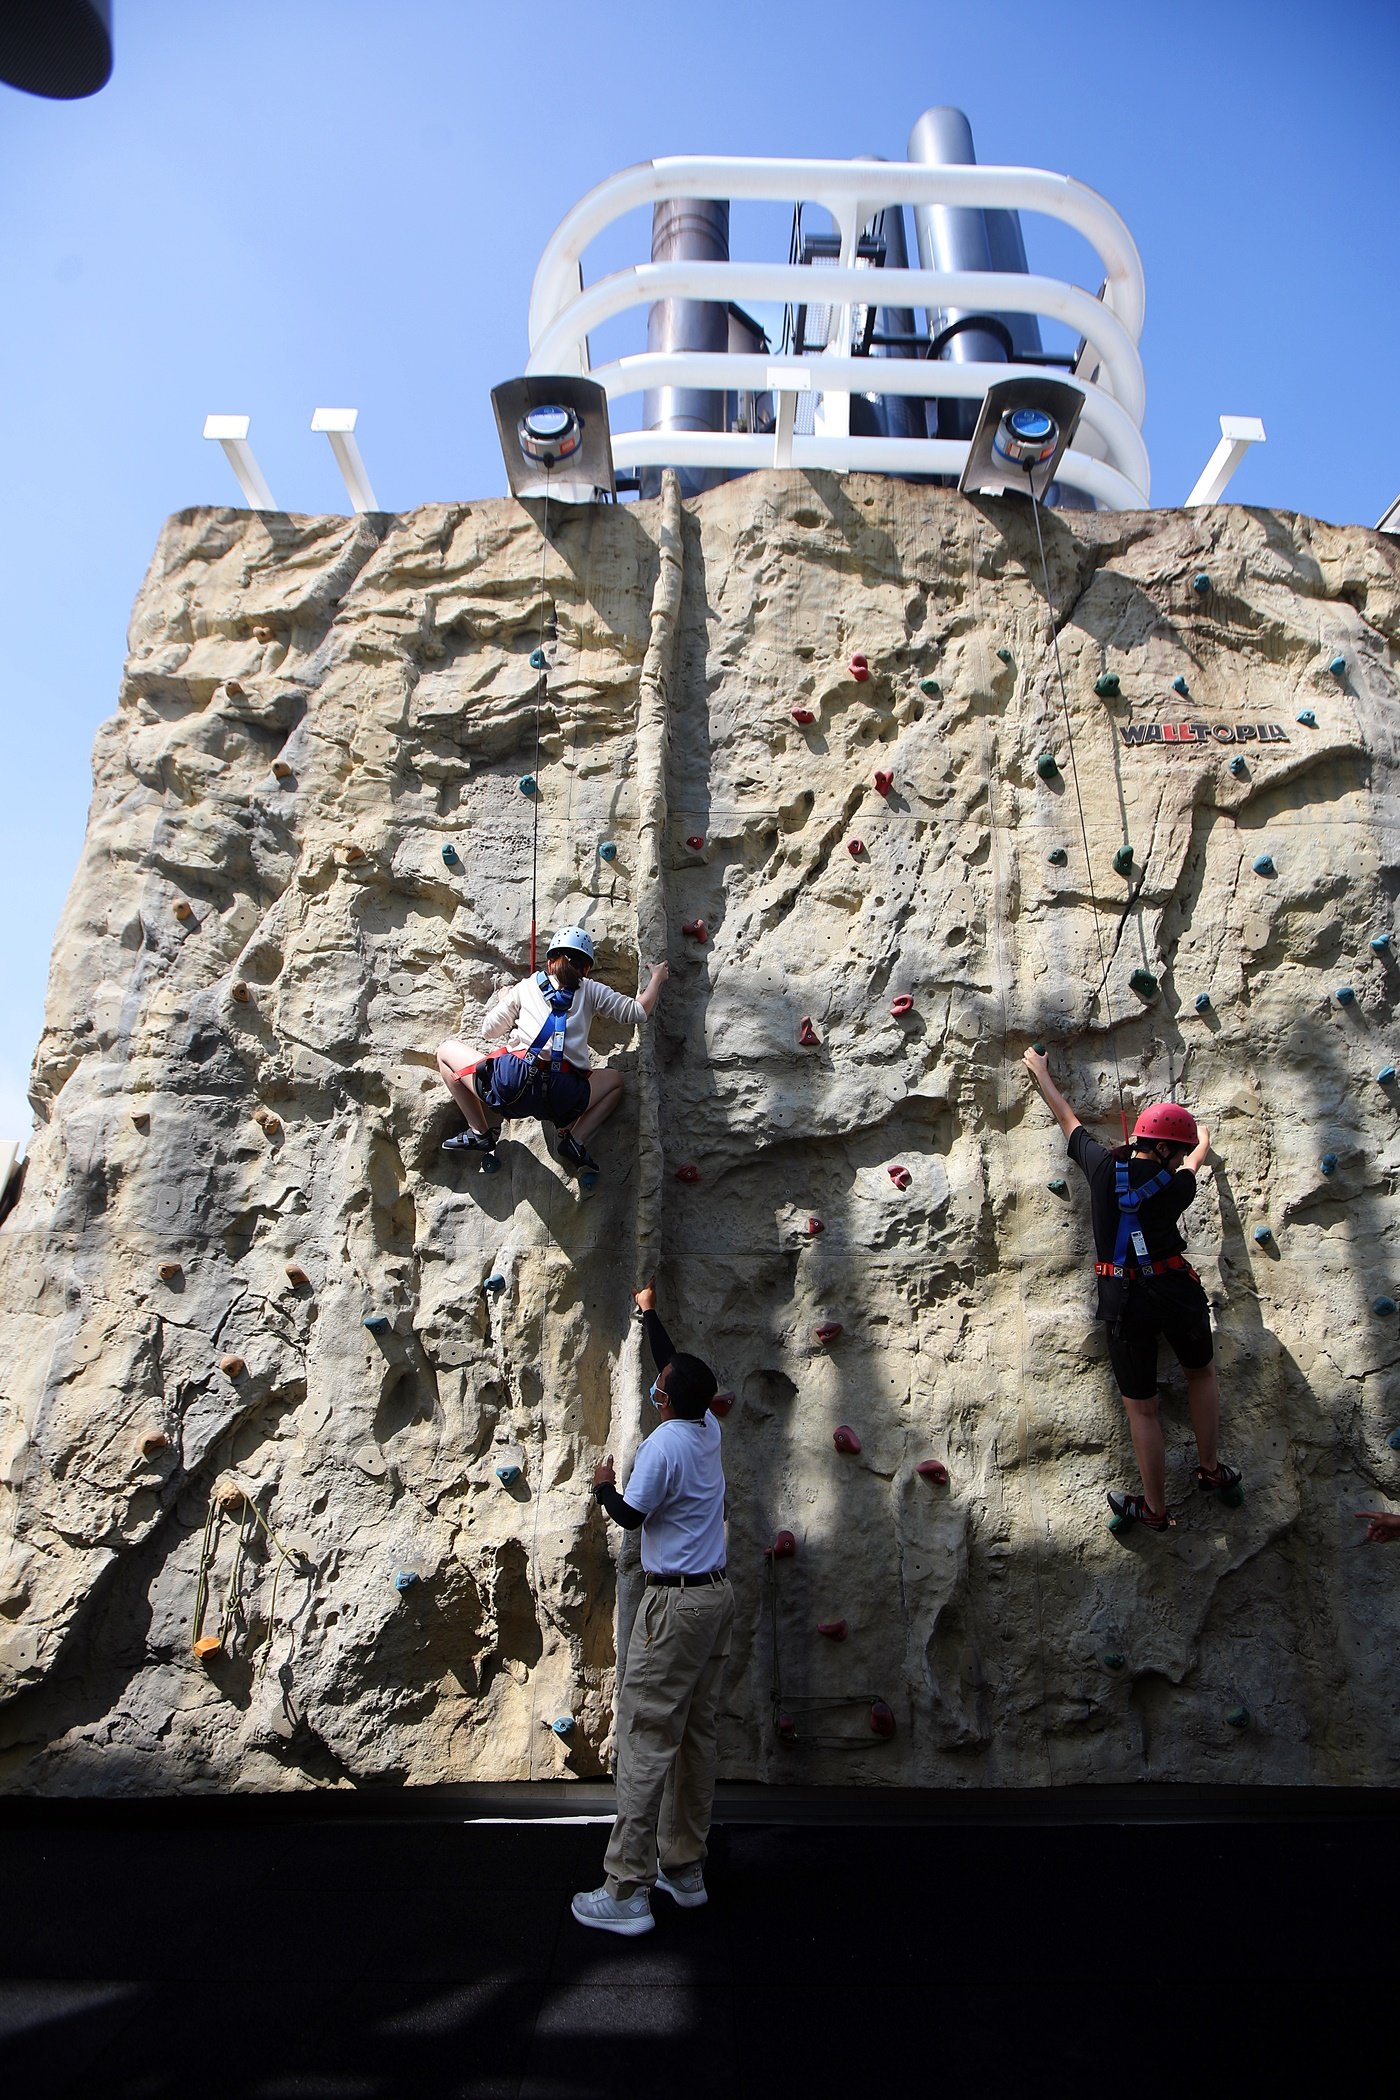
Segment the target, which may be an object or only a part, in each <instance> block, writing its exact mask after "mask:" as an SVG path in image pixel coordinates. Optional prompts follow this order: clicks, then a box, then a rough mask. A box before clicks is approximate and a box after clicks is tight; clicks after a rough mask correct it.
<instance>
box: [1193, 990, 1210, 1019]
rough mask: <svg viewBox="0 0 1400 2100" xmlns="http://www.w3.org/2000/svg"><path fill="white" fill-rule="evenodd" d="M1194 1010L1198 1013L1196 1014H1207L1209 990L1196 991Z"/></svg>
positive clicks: (1208, 1010) (1208, 1009)
mask: <svg viewBox="0 0 1400 2100" xmlns="http://www.w3.org/2000/svg"><path fill="white" fill-rule="evenodd" d="M1196 1011H1197V1013H1198V1014H1208V1013H1209V1012H1210V993H1209V992H1197V994H1196Z"/></svg>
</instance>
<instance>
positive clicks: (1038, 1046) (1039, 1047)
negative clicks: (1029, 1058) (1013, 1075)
mask: <svg viewBox="0 0 1400 2100" xmlns="http://www.w3.org/2000/svg"><path fill="white" fill-rule="evenodd" d="M1031 1048H1032V1050H1034V1052H1035V1054H1036V1056H1037V1057H1044V1055H1045V1045H1044V1043H1032V1044H1031Z"/></svg>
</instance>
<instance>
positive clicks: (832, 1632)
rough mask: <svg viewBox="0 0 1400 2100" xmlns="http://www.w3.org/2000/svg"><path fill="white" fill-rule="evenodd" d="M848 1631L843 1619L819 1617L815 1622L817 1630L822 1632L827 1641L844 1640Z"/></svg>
mask: <svg viewBox="0 0 1400 2100" xmlns="http://www.w3.org/2000/svg"><path fill="white" fill-rule="evenodd" d="M849 1631H850V1628H849V1627H848V1626H847V1624H846V1622H845V1620H844V1619H821V1620H819V1621H818V1623H817V1632H818V1633H824V1634H825V1635H826V1637H827V1639H828V1640H829V1641H844V1640H845V1638H846V1635H847V1634H848V1633H849Z"/></svg>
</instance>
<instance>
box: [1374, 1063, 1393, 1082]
mask: <svg viewBox="0 0 1400 2100" xmlns="http://www.w3.org/2000/svg"><path fill="white" fill-rule="evenodd" d="M1394 1077H1395V1067H1394V1065H1382V1066H1381V1068H1380V1070H1379V1072H1377V1074H1376V1084H1377V1086H1389V1085H1390V1082H1391V1080H1392V1079H1393V1078H1394Z"/></svg>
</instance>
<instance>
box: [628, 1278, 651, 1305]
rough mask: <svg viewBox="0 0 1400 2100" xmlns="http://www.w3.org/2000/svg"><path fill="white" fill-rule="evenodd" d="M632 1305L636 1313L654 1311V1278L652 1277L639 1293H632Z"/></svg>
mask: <svg viewBox="0 0 1400 2100" xmlns="http://www.w3.org/2000/svg"><path fill="white" fill-rule="evenodd" d="M632 1303H633V1304H634V1305H635V1306H636V1308H637V1310H638V1312H644V1313H645V1312H655V1311H656V1278H655V1277H654V1276H653V1277H652V1278H651V1279H650V1281H649V1282H647V1283H644V1284H643V1285H642V1287H641V1289H640V1290H639V1291H633V1293H632Z"/></svg>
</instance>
